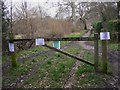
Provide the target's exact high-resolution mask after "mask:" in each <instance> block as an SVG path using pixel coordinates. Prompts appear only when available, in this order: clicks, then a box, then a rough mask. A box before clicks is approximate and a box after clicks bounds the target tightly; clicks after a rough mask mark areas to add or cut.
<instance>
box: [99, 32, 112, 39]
mask: <svg viewBox="0 0 120 90" xmlns="http://www.w3.org/2000/svg"><path fill="white" fill-rule="evenodd" d="M109 39H110V32H100V40H109Z"/></svg>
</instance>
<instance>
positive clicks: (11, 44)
mask: <svg viewBox="0 0 120 90" xmlns="http://www.w3.org/2000/svg"><path fill="white" fill-rule="evenodd" d="M9 51H10V52H14V43H9Z"/></svg>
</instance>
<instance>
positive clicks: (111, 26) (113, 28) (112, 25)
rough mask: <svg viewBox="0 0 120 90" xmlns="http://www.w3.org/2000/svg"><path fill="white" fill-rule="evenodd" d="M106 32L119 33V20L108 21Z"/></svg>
mask: <svg viewBox="0 0 120 90" xmlns="http://www.w3.org/2000/svg"><path fill="white" fill-rule="evenodd" d="M108 30H109V31H110V32H119V30H120V21H119V20H110V21H109V22H108Z"/></svg>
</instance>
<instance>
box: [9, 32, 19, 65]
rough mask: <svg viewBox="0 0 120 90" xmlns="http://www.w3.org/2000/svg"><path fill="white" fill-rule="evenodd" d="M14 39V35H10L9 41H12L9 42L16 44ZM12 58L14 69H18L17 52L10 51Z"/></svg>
mask: <svg viewBox="0 0 120 90" xmlns="http://www.w3.org/2000/svg"><path fill="white" fill-rule="evenodd" d="M13 39H14V36H13V33H9V40H10V41H9V42H10V43H14V42H13ZM9 48H10V47H9ZM10 58H11V63H12V67H17V62H16V56H15V52H11V51H10Z"/></svg>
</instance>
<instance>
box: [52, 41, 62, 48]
mask: <svg viewBox="0 0 120 90" xmlns="http://www.w3.org/2000/svg"><path fill="white" fill-rule="evenodd" d="M53 47H54V48H57V49H60V41H53Z"/></svg>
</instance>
